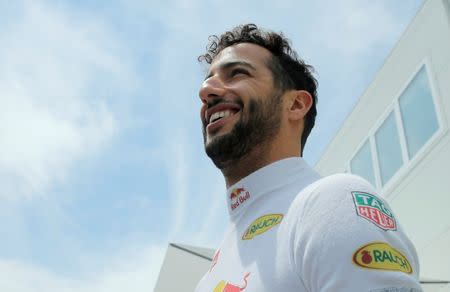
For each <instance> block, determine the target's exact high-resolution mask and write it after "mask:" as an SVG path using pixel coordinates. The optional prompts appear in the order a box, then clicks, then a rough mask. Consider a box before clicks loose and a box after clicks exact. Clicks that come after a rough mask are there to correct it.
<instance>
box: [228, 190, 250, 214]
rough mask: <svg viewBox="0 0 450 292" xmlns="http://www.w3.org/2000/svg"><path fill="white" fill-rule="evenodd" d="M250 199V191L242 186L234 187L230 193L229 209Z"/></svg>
mask: <svg viewBox="0 0 450 292" xmlns="http://www.w3.org/2000/svg"><path fill="white" fill-rule="evenodd" d="M248 199H250V193H249V192H248V191H246V190H245V189H244V188H235V189H233V191H232V192H231V194H230V200H231V210H234V209H236V208H237V207H238V206H239V205H241V204H242V203H244V202H245V201H246V200H248Z"/></svg>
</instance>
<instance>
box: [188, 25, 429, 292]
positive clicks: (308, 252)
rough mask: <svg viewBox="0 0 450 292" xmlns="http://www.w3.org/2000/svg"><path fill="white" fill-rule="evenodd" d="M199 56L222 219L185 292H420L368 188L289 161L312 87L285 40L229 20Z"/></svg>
mask: <svg viewBox="0 0 450 292" xmlns="http://www.w3.org/2000/svg"><path fill="white" fill-rule="evenodd" d="M199 59H200V60H202V61H206V62H207V63H208V64H209V70H208V74H207V76H206V78H205V80H204V82H203V84H202V86H201V89H200V92H199V95H200V99H201V101H202V108H201V112H200V118H201V120H202V123H203V135H204V143H205V150H206V153H207V155H208V156H209V157H210V158H211V159H212V161H213V162H214V164H215V165H216V166H217V167H218V168H219V169H220V170H221V171H222V173H223V175H224V178H225V182H226V186H227V204H228V210H229V216H230V225H229V227H228V230H227V232H226V236H225V238H224V240H223V242H222V244H221V246H220V247H219V249H218V250H217V251H216V254H215V256H214V259H213V262H212V264H211V268H210V269H209V271H208V272H207V273H206V274H205V276H204V277H203V279H202V280H201V281H200V283H199V284H198V286H197V290H196V291H198V292H202V291H222V292H231V291H297V292H301V291H310V292H312V291H346V292H349V291H358V292H361V291H378V292H381V291H391V292H394V291H403V292H405V291H410V292H411V291H414V292H417V291H421V288H420V285H419V282H418V275H419V263H418V259H417V255H416V252H415V250H414V247H413V245H412V244H411V242H410V241H409V239H408V238H407V237H406V235H405V234H404V232H403V231H402V228H401V226H400V225H399V223H398V219H397V218H396V216H395V215H394V213H393V212H392V210H391V208H390V207H389V205H388V204H387V203H386V202H385V201H384V200H383V199H381V198H380V197H379V196H377V194H376V192H375V190H374V189H373V187H372V186H370V184H369V183H367V182H366V181H365V180H363V179H362V178H360V177H357V176H353V175H349V174H337V175H332V176H329V177H325V178H321V177H320V176H319V175H318V174H317V173H316V172H315V171H314V170H313V169H312V168H311V167H310V166H308V165H307V164H306V162H305V161H304V160H303V159H302V158H301V156H302V153H303V149H304V147H305V143H306V140H307V138H308V135H309V133H310V132H311V129H312V128H313V126H314V121H315V117H316V102H317V96H316V87H317V82H316V80H315V79H314V77H313V75H312V73H311V71H312V67H311V66H309V65H307V64H305V62H304V61H302V60H301V59H299V58H298V57H297V55H296V53H295V52H294V51H293V50H292V49H291V47H290V45H289V42H288V40H287V39H286V38H285V37H284V36H283V35H282V34H277V33H273V32H267V31H263V30H261V29H259V28H257V27H256V26H255V25H252V24H249V25H243V26H238V27H236V28H234V29H233V30H232V31H229V32H226V33H224V34H222V35H221V36H220V37H216V36H213V37H212V38H211V42H210V44H209V46H208V50H207V52H206V53H205V54H204V55H202V56H200V58H199Z"/></svg>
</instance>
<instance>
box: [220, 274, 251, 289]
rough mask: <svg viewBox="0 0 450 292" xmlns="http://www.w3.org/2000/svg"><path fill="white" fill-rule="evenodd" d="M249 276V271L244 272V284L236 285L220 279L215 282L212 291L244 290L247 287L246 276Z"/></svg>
mask: <svg viewBox="0 0 450 292" xmlns="http://www.w3.org/2000/svg"><path fill="white" fill-rule="evenodd" d="M248 276H250V273H247V274H245V276H244V285H242V286H238V285H234V284H230V283H226V282H225V281H220V282H219V284H217V286H216V288H214V290H213V292H239V291H244V290H245V288H247V278H248Z"/></svg>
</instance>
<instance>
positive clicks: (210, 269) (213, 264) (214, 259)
mask: <svg viewBox="0 0 450 292" xmlns="http://www.w3.org/2000/svg"><path fill="white" fill-rule="evenodd" d="M219 255H220V249H219V250H218V251H217V252H216V254H215V255H214V258H213V260H212V262H211V267H210V268H209V272H211V271H212V269H213V268H214V266H215V265H216V264H217V261H218V260H219Z"/></svg>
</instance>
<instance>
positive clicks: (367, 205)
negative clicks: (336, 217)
mask: <svg viewBox="0 0 450 292" xmlns="http://www.w3.org/2000/svg"><path fill="white" fill-rule="evenodd" d="M352 196H353V202H354V203H355V208H356V213H357V214H358V216H360V217H363V218H365V219H367V220H369V221H370V222H372V223H373V224H375V225H376V226H378V227H380V228H381V229H383V230H397V222H396V221H395V217H394V214H393V213H392V211H391V210H390V209H389V207H388V206H387V205H386V204H385V203H384V202H383V201H382V200H380V199H379V198H377V197H376V196H374V195H372V194H369V193H364V192H352Z"/></svg>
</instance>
